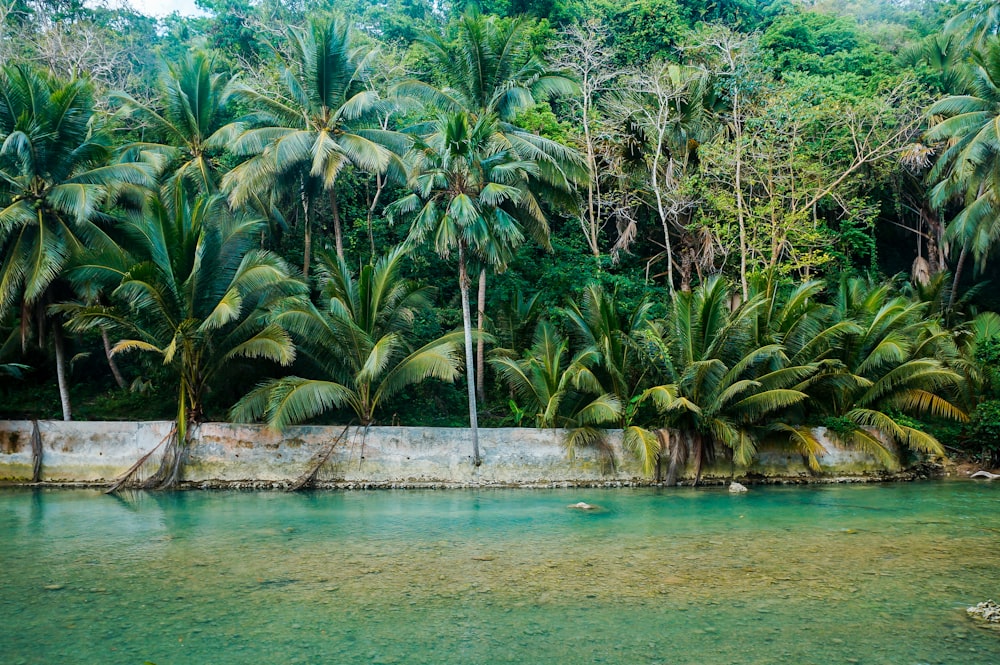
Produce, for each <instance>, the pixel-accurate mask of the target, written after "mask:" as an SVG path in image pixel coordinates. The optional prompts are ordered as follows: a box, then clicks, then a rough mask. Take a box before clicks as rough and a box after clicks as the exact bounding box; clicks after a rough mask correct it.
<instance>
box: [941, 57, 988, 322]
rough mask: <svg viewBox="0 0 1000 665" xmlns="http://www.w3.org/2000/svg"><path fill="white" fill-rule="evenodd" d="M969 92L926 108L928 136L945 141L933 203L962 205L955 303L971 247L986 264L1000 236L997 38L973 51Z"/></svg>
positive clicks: (950, 232)
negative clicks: (999, 220)
mask: <svg viewBox="0 0 1000 665" xmlns="http://www.w3.org/2000/svg"><path fill="white" fill-rule="evenodd" d="M968 76H969V81H968V86H969V89H970V92H969V94H962V95H952V96H949V97H945V98H944V99H942V100H940V101H938V102H936V103H935V104H933V105H932V106H931V107H930V109H928V111H927V113H928V115H929V116H931V118H932V119H934V120H935V124H934V126H933V127H931V129H930V130H928V132H927V136H926V140H927V141H928V142H931V143H935V142H939V143H941V144H943V150H942V152H941V155H940V157H938V160H937V162H936V163H935V164H934V166H933V168H932V169H931V170H930V172H929V173H928V179H929V180H930V181H931V182H932V183H936V184H935V185H934V187H933V188H932V189H931V191H930V199H931V203H932V204H933V205H935V206H937V207H943V206H944V205H945V204H947V203H949V202H951V201H957V202H959V203H961V205H962V210H961V211H960V212H959V213H958V215H956V216H955V218H954V219H953V220H952V221H951V223H949V224H948V228H947V230H946V232H945V236H946V238H947V239H949V240H951V241H952V242H954V243H955V245H956V246H958V247H960V248H961V253H960V256H959V258H958V262H957V264H956V266H955V274H954V281H953V285H952V292H951V301H950V305H951V304H954V298H955V297H956V296H957V287H958V284H959V280H960V279H961V276H962V269H963V266H964V263H965V260H966V256H967V255H968V254H969V253H970V252H971V254H972V256H973V257H974V258H975V260H976V262H977V264H978V266H979V267H980V268H981V267H982V266H983V264H984V263H985V261H986V259H987V258H988V256H989V255H990V253H991V252H992V251H993V249H994V248H995V247H996V245H997V242H998V241H1000V223H998V221H997V220H998V219H1000V216H998V215H997V211H998V210H1000V158H998V155H1000V129H998V123H997V121H998V119H1000V40H998V39H996V38H994V39H992V40H991V41H990V42H989V43H988V44H986V45H985V46H984V48H983V50H982V51H975V52H974V53H973V60H972V64H971V66H970V69H969V71H968Z"/></svg>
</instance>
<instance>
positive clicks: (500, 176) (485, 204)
mask: <svg viewBox="0 0 1000 665" xmlns="http://www.w3.org/2000/svg"><path fill="white" fill-rule="evenodd" d="M429 129H430V132H429V134H428V135H427V136H425V137H422V138H415V139H414V141H413V147H412V148H411V149H410V151H409V153H408V158H409V159H408V161H409V162H410V164H411V174H410V177H409V187H410V189H411V190H412V193H411V194H409V195H407V196H404V197H403V198H401V199H399V200H397V201H395V202H394V203H392V204H391V205H390V206H389V207H388V208H387V209H386V213H387V214H388V215H389V216H390V219H391V218H393V217H400V216H405V217H409V218H411V219H412V222H411V227H410V239H411V241H412V242H414V243H420V242H423V241H424V240H426V239H428V238H432V239H433V243H434V249H435V250H436V251H437V253H438V254H439V255H441V256H443V257H446V258H447V257H448V256H450V255H451V252H453V251H456V250H457V252H458V272H459V290H460V291H461V296H462V323H463V328H464V331H465V346H466V354H465V361H466V377H467V379H468V388H469V421H470V426H471V428H472V448H473V463H474V464H475V465H476V466H478V465H479V464H480V463H481V459H480V456H479V431H478V417H477V414H476V382H475V371H474V365H473V362H474V356H473V353H472V316H471V312H470V308H469V287H470V285H471V280H470V279H469V272H468V266H469V262H470V261H472V260H474V259H476V258H478V259H479V260H481V261H483V262H484V263H486V264H488V265H502V264H503V263H504V262H505V261H506V257H507V256H508V255H509V248H511V247H516V246H517V245H519V244H520V243H521V242H522V240H523V239H524V232H523V231H522V229H526V230H527V231H528V232H534V233H535V234H536V237H537V238H538V239H539V240H542V239H543V235H542V234H546V235H547V231H548V224H547V221H546V218H545V215H544V213H543V211H542V208H541V206H540V204H539V202H538V200H537V199H536V198H535V195H534V193H533V192H532V190H531V184H532V180H531V177H532V175H534V174H537V173H538V172H539V166H538V162H536V161H533V160H530V159H524V158H522V157H521V156H520V155H518V154H517V153H516V152H515V151H514V149H513V147H512V145H511V143H510V142H509V141H508V140H507V137H506V135H505V134H503V133H502V132H500V131H499V128H498V125H497V119H496V118H495V116H491V115H486V116H481V117H479V118H475V119H474V118H473V117H471V116H470V115H469V114H468V113H464V112H459V113H446V114H442V115H440V116H438V118H437V119H436V120H435V121H434V122H433V123H431V124H430V127H429ZM505 250H506V251H505Z"/></svg>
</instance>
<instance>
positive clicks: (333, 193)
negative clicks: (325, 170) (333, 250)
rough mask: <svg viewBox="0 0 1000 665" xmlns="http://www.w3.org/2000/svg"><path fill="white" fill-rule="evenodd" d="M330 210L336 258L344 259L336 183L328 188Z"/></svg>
mask: <svg viewBox="0 0 1000 665" xmlns="http://www.w3.org/2000/svg"><path fill="white" fill-rule="evenodd" d="M330 211H331V212H332V213H333V240H334V242H335V243H336V245H337V258H338V259H340V260H341V261H343V260H344V238H343V236H342V235H341V233H340V206H338V205H337V183H336V182H334V184H333V187H331V188H330Z"/></svg>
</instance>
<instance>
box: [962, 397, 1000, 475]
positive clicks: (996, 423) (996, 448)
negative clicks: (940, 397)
mask: <svg viewBox="0 0 1000 665" xmlns="http://www.w3.org/2000/svg"><path fill="white" fill-rule="evenodd" d="M966 433H967V436H966V441H965V445H964V448H965V450H966V452H968V453H970V454H971V455H973V456H974V457H976V458H977V459H978V460H979V461H980V462H981V463H982V464H983V465H984V466H989V467H991V468H992V467H997V466H1000V400H995V399H990V400H985V401H983V402H980V403H979V406H977V407H976V410H975V411H974V412H973V413H972V417H971V418H970V419H969V424H968V426H967V428H966Z"/></svg>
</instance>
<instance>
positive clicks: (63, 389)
mask: <svg viewBox="0 0 1000 665" xmlns="http://www.w3.org/2000/svg"><path fill="white" fill-rule="evenodd" d="M52 344H53V346H55V349H56V381H57V383H58V384H59V401H60V402H61V403H62V414H63V420H65V421H67V422H69V421H70V420H73V409H72V407H71V406H70V403H69V386H68V385H67V383H66V349H65V340H64V339H63V334H62V323H60V322H59V321H58V320H56V321H53V322H52Z"/></svg>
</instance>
